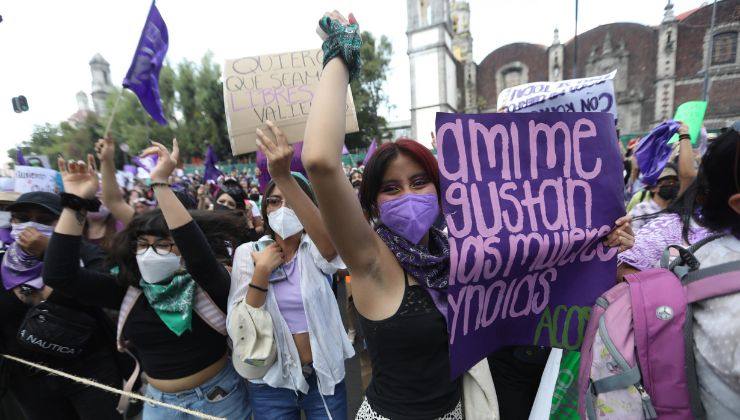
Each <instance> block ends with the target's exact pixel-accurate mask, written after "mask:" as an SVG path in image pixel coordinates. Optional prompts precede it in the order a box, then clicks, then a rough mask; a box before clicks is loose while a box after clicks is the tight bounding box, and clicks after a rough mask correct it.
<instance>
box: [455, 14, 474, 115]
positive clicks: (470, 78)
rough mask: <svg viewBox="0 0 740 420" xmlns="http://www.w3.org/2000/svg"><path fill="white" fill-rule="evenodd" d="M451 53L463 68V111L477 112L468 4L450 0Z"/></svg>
mask: <svg viewBox="0 0 740 420" xmlns="http://www.w3.org/2000/svg"><path fill="white" fill-rule="evenodd" d="M451 18H452V55H453V56H455V59H456V60H457V61H459V62H460V64H462V68H463V92H464V95H465V97H464V99H463V102H464V103H463V105H464V109H465V112H467V113H475V112H478V94H477V93H478V87H477V83H476V82H477V80H476V66H475V62H474V61H473V36H472V35H471V34H470V4H468V2H467V0H453V1H452V12H451Z"/></svg>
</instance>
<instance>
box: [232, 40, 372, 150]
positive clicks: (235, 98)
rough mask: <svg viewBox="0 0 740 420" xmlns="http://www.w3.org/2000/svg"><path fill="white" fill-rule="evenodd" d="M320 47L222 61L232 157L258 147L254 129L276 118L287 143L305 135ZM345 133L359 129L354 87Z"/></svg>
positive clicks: (316, 82)
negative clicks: (318, 48) (317, 48)
mask: <svg viewBox="0 0 740 420" xmlns="http://www.w3.org/2000/svg"><path fill="white" fill-rule="evenodd" d="M322 60H323V53H322V51H321V50H306V51H295V52H290V53H284V54H273V55H261V56H257V57H245V58H238V59H235V60H226V64H225V65H224V73H223V79H224V108H225V109H226V123H227V127H228V129H229V139H230V140H231V152H232V153H233V154H234V155H235V156H236V155H240V154H243V153H249V152H253V151H255V150H257V143H256V138H257V135H256V134H255V130H256V129H257V128H258V127H259V128H262V129H263V130H264V129H266V128H265V127H266V126H265V121H266V120H270V121H272V122H274V123H275V124H276V125H277V126H278V127H280V129H281V130H283V132H284V133H285V135H286V136H287V137H288V142H290V143H295V142H299V141H301V140H303V132H304V131H305V128H306V121H307V120H308V113H309V111H310V109H311V101H312V100H313V97H314V92H315V91H316V89H317V88H318V85H319V79H320V77H321V71H322V69H323V64H322V63H323V61H322ZM345 116H346V127H347V128H346V132H347V133H354V132H356V131H359V127H358V125H357V116H356V115H355V105H354V102H353V100H352V92H351V91H350V90H348V91H347V108H346V114H345Z"/></svg>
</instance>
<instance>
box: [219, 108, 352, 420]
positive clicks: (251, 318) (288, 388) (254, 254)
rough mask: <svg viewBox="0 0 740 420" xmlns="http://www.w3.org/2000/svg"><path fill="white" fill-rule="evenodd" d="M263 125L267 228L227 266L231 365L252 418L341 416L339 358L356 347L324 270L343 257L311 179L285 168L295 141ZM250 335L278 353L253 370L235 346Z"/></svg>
mask: <svg viewBox="0 0 740 420" xmlns="http://www.w3.org/2000/svg"><path fill="white" fill-rule="evenodd" d="M267 125H268V126H269V128H270V130H271V131H272V134H273V136H274V138H271V137H269V136H267V135H266V134H265V133H263V132H262V131H261V130H259V129H258V130H257V144H258V146H259V148H260V150H261V151H262V152H263V153H264V154H265V156H267V167H268V170H269V171H270V175H271V176H272V180H271V181H270V183H269V184H268V185H267V187H266V188H265V198H264V199H263V200H262V217H263V219H264V220H267V221H268V223H267V224H266V225H265V230H266V233H267V235H266V236H264V237H263V238H262V239H260V240H259V241H257V242H249V243H246V244H244V245H242V246H240V247H239V248H237V249H236V252H235V253H234V267H233V271H232V273H231V291H230V293H229V314H228V318H229V322H228V327H229V336H230V337H231V340H232V342H234V343H235V344H234V360H233V361H234V366H235V367H236V368H237V370H238V371H239V372H240V373H241V374H242V375H243V376H245V377H246V378H248V379H249V385H248V387H249V398H250V402H251V405H252V408H253V409H254V415H255V420H261V419H285V418H291V419H292V418H296V419H297V418H299V417H300V415H301V412H303V413H304V414H305V417H306V418H307V419H309V420H311V419H326V418H329V419H337V420H339V419H345V418H347V400H346V389H345V384H344V375H345V371H344V361H345V359H348V358H351V357H352V356H354V349H353V348H352V345H351V344H350V342H349V339H348V338H347V334H346V333H345V331H344V326H343V325H342V318H341V315H340V314H339V308H338V306H337V302H336V299H335V298H334V294H333V293H332V290H331V286H330V280H331V277H330V276H331V275H332V274H334V273H335V272H336V271H337V270H338V269H342V268H344V264H343V263H342V261H341V259H339V257H338V256H337V252H336V250H335V249H334V245H333V244H332V242H331V239H330V238H329V234H328V233H327V231H326V228H325V227H324V223H323V221H322V220H321V215H320V214H319V210H318V209H317V208H316V203H315V199H314V196H313V191H312V190H311V186H310V185H309V183H308V181H307V180H306V179H305V178H304V177H303V175H301V174H298V173H291V172H290V161H291V159H292V158H293V146H291V145H289V144H288V141H287V139H286V137H285V135H284V134H283V133H282V132H281V131H280V129H278V128H277V127H276V126H275V125H274V124H272V123H271V122H270V121H268V122H267ZM267 319H271V323H270V321H267V322H265V321H266V320H267ZM265 324H267V325H266V327H265V328H261V327H260V326H261V325H265ZM270 324H272V325H270ZM260 329H264V330H266V331H265V332H261V331H259V330H260ZM255 330H256V331H258V332H256V333H253V332H252V331H255ZM273 331H274V333H273ZM255 336H257V337H261V336H266V337H267V339H268V341H270V342H272V341H273V337H274V342H275V347H276V353H277V360H276V361H275V362H274V363H273V364H272V365H271V366H270V365H268V366H267V367H268V369H266V370H265V369H262V370H261V371H259V373H255V369H254V368H253V367H250V366H249V362H250V361H251V360H252V359H254V357H253V356H250V355H247V354H244V353H243V352H242V351H241V343H242V342H243V341H244V339H245V338H246V339H252V340H253V339H254V338H253V337H255ZM246 346H251V347H254V346H257V345H252V344H250V343H249V342H247V343H246ZM257 347H259V346H257ZM245 359H247V363H245V362H244V360H245Z"/></svg>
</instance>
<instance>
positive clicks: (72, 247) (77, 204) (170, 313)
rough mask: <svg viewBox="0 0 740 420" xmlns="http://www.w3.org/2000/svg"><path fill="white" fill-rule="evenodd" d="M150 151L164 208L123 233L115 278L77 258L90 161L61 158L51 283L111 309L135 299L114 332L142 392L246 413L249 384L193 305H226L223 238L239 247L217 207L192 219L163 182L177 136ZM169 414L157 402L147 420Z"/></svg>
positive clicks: (229, 413) (92, 182)
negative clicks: (62, 196) (138, 371)
mask: <svg viewBox="0 0 740 420" xmlns="http://www.w3.org/2000/svg"><path fill="white" fill-rule="evenodd" d="M155 154H156V155H157V157H158V162H157V164H156V166H155V167H154V168H153V170H152V171H151V179H152V189H153V190H154V194H155V196H156V199H157V202H158V203H159V208H160V210H157V211H150V212H147V213H145V214H141V215H137V216H136V217H134V218H133V219H132V220H131V223H130V224H129V225H128V226H127V228H126V229H125V230H123V231H122V232H121V233H120V234H119V237H118V240H117V241H116V247H115V249H114V251H113V253H112V259H113V261H114V262H115V264H116V265H117V267H118V274H117V275H115V276H114V275H112V274H105V273H97V272H93V271H89V270H87V269H84V268H80V267H79V264H76V263H75V261H76V260H77V253H78V249H79V242H80V239H79V238H80V234H81V233H82V223H81V220H83V219H84V213H85V211H86V210H91V206H93V205H94V200H92V199H93V198H94V195H95V191H96V190H97V184H98V182H97V179H96V175H95V172H94V166H95V165H94V160H93V158H92V156H88V163H84V162H70V163H69V164H67V163H66V162H64V161H63V160H61V159H60V160H59V168H60V171H61V172H62V179H63V182H64V187H65V191H66V192H67V194H68V195H67V196H66V204H65V208H64V210H63V211H62V214H61V217H60V220H59V223H57V225H56V228H55V233H54V234H53V235H52V237H51V240H50V242H49V248H48V250H47V253H46V264H45V267H44V269H45V274H46V277H48V283H49V285H50V286H51V287H54V288H55V289H58V290H59V291H61V292H62V293H64V294H65V295H70V296H75V297H76V298H78V299H80V300H82V301H85V302H86V303H88V304H90V305H96V306H101V307H107V308H112V309H117V308H119V307H122V306H121V305H122V301H123V300H124V296H127V295H128V296H134V297H133V299H134V300H133V303H132V304H129V305H131V306H129V307H128V309H127V310H128V311H129V313H128V315H127V316H126V314H124V315H123V317H122V319H121V318H119V330H120V331H121V333H122V338H123V339H124V340H126V341H127V342H128V343H129V344H130V345H131V346H132V348H133V350H135V352H136V354H137V356H138V357H139V359H140V361H141V364H142V368H143V371H144V373H145V374H146V378H147V382H148V386H147V391H146V394H147V396H149V397H150V398H153V399H155V400H157V401H161V402H165V403H170V404H175V405H178V406H181V407H186V408H190V409H194V410H196V411H199V412H202V413H204V414H210V415H215V416H220V417H228V418H247V417H249V415H250V412H251V409H250V408H249V404H248V397H247V390H246V387H245V384H244V382H243V381H242V379H241V377H240V376H239V375H238V374H237V373H236V371H234V369H233V367H232V365H231V363H230V362H229V357H228V349H227V345H226V337H225V336H224V335H222V334H223V333H225V331H217V329H216V327H217V326H218V322H217V319H218V316H217V315H212V317H213V318H214V319H211V318H209V317H205V316H206V315H203V313H204V312H203V310H202V309H199V308H198V304H199V302H203V300H202V299H206V300H207V301H210V302H211V303H210V304H207V306H209V308H210V309H209V310H207V311H206V312H205V313H206V314H208V313H210V314H214V313H215V314H217V313H218V311H219V310H220V311H223V312H225V311H226V301H227V296H228V278H229V273H228V271H227V270H226V268H225V267H224V266H223V265H222V264H220V263H219V262H218V260H217V255H219V254H220V255H223V254H227V253H228V251H227V249H226V248H227V245H228V244H229V243H231V246H236V245H238V243H237V240H236V239H233V237H232V231H233V229H234V228H233V227H231V228H229V227H228V226H229V223H228V222H226V221H225V218H224V217H223V216H219V217H215V215H213V213H206V214H196V215H195V220H194V218H193V216H191V214H190V213H189V212H188V211H187V210H186V209H185V207H184V206H183V205H182V203H181V202H180V201H179V200H178V199H177V197H176V196H175V194H174V193H173V191H172V189H171V188H170V186H169V184H168V183H167V179H168V178H169V176H170V174H171V173H172V171H173V170H174V169H175V166H176V162H177V157H178V154H179V151H178V147H177V140H174V141H173V150H172V153H170V152H168V150H167V149H166V148H165V147H164V146H163V145H161V144H159V143H153V145H152V147H150V148H148V149H146V150H145V151H144V152H143V153H142V156H148V155H155ZM91 203H93V204H91ZM201 226H203V229H204V230H201ZM209 226H213V227H214V228H212V229H209V228H208V227H209ZM183 262H184V267H183ZM132 292H133V294H132ZM140 294H143V295H144V296H143V297H142V296H139V295H140ZM203 294H205V295H203ZM194 296H195V297H194ZM201 296H202V297H201ZM214 304H215V306H214ZM123 309H124V307H122V310H123ZM193 312H196V315H197V316H193ZM203 317H205V318H203ZM121 324H122V325H121ZM126 341H121V343H125V342H126ZM172 414H173V413H172V411H171V410H170V409H168V408H165V407H162V406H157V405H153V404H145V407H144V419H145V420H149V419H164V418H171V416H172Z"/></svg>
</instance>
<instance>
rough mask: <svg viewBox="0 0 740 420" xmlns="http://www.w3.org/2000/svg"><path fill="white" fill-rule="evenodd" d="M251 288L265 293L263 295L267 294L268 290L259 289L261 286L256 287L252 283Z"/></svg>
mask: <svg viewBox="0 0 740 420" xmlns="http://www.w3.org/2000/svg"><path fill="white" fill-rule="evenodd" d="M249 287H251V288H252V289H257V290H259V291H260V292H263V293H267V289H266V288H264V287H259V286H255V285H254V284H252V283H249Z"/></svg>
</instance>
